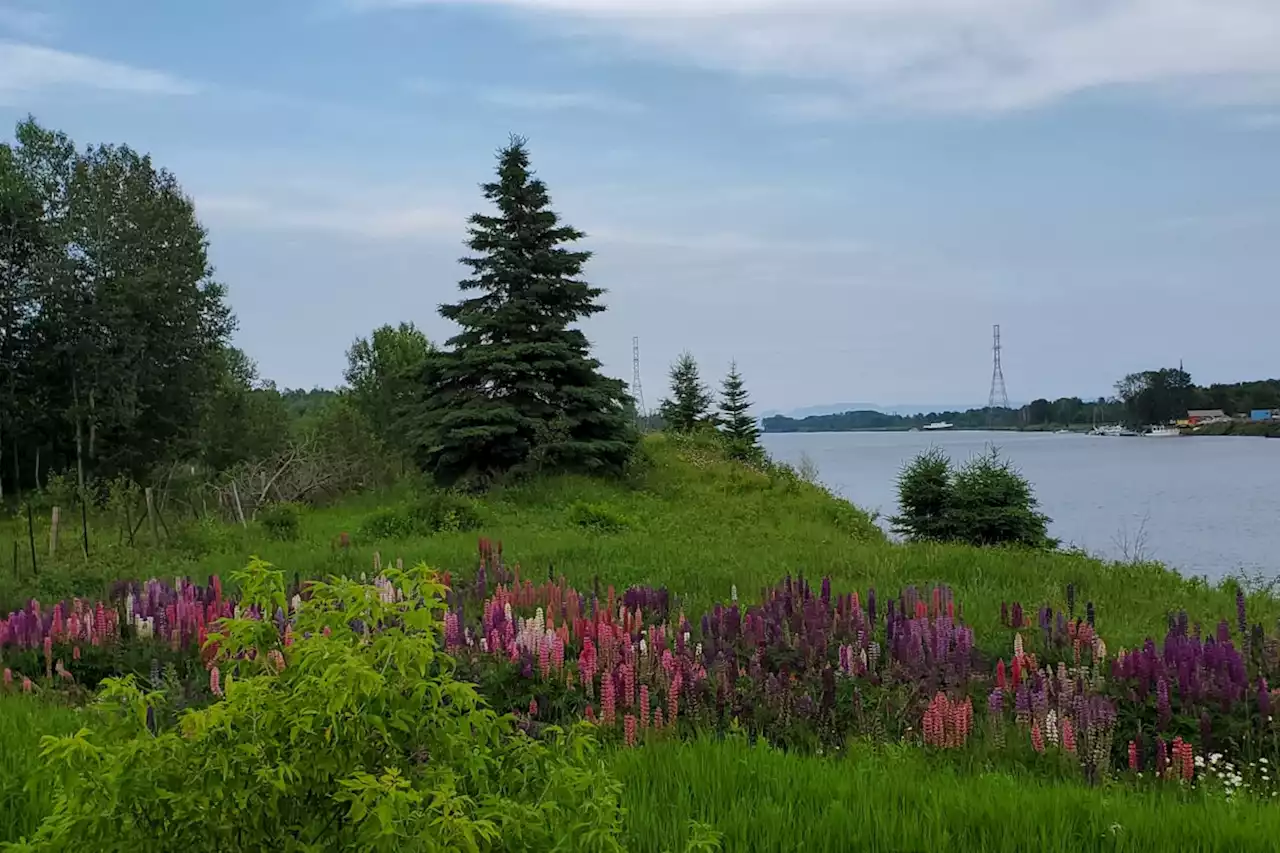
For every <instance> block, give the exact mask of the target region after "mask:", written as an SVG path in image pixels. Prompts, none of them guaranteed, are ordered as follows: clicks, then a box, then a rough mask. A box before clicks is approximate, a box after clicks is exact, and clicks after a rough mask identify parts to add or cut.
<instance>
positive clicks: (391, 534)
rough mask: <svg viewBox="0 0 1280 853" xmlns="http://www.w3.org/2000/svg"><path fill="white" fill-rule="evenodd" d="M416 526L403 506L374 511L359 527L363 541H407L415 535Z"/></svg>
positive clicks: (386, 507)
mask: <svg viewBox="0 0 1280 853" xmlns="http://www.w3.org/2000/svg"><path fill="white" fill-rule="evenodd" d="M416 532H417V526H416V525H415V523H414V520H413V519H412V518H410V517H409V513H408V512H407V511H406V509H405V507H403V506H385V507H382V508H381V509H378V510H375V511H374V512H373V513H372V514H370V515H369V516H368V517H367V518H365V520H364V522H363V523H362V524H361V525H360V536H361V538H364V539H370V540H380V539H408V538H409V537H410V536H413V535H415V533H416Z"/></svg>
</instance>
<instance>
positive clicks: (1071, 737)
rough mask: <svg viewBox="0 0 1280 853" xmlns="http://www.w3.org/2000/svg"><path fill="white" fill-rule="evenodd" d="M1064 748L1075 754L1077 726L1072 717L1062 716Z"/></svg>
mask: <svg viewBox="0 0 1280 853" xmlns="http://www.w3.org/2000/svg"><path fill="white" fill-rule="evenodd" d="M1062 748H1063V749H1065V750H1066V751H1067V752H1069V753H1072V754H1075V751H1076V727H1075V725H1074V724H1073V723H1072V722H1071V718H1070V717H1063V718H1062Z"/></svg>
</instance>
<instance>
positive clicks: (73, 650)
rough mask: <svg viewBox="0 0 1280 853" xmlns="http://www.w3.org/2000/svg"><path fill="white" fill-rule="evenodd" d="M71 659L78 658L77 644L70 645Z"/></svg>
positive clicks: (78, 649)
mask: <svg viewBox="0 0 1280 853" xmlns="http://www.w3.org/2000/svg"><path fill="white" fill-rule="evenodd" d="M71 659H72V660H80V647H79V646H72V647H71Z"/></svg>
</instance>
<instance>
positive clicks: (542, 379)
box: [418, 137, 636, 484]
mask: <svg viewBox="0 0 1280 853" xmlns="http://www.w3.org/2000/svg"><path fill="white" fill-rule="evenodd" d="M483 190H484V196H485V198H486V199H487V200H489V201H491V202H493V203H494V205H495V206H496V207H497V211H496V215H486V214H479V213H478V214H476V215H474V216H472V217H471V219H470V220H469V222H470V228H469V232H470V239H469V240H468V245H469V246H470V248H471V249H472V251H473V252H474V255H473V256H471V257H468V258H464V259H463V261H462V263H464V264H465V265H466V266H468V267H470V268H471V271H472V276H471V277H470V278H467V279H464V280H463V281H461V282H459V285H458V286H459V288H460V289H461V290H462V291H463V292H464V293H474V294H475V295H474V296H469V297H467V298H464V299H462V300H460V301H459V302H456V303H454V304H451V305H442V306H440V315H441V316H442V317H444V318H445V319H447V320H452V321H454V322H455V323H457V324H458V325H459V326H460V327H461V331H460V332H459V333H458V334H457V335H455V336H454V337H453V338H451V339H450V340H449V341H448V342H447V345H448V347H449V349H448V350H446V351H443V352H440V353H438V354H435V355H433V356H432V358H431V359H430V360H429V364H428V366H427V368H426V370H425V371H424V374H425V376H426V377H427V379H426V381H427V382H428V383H429V388H428V395H427V400H426V403H425V406H424V407H423V411H422V413H421V417H420V419H419V424H418V444H419V461H420V463H421V464H422V465H423V467H424V468H425V469H426V470H428V471H429V472H431V473H432V474H433V475H435V477H436V478H437V480H438V481H440V482H441V483H443V484H453V483H456V482H458V481H459V480H461V479H463V478H470V479H473V480H478V481H480V482H482V483H483V482H486V481H490V480H492V479H493V478H495V477H497V476H501V475H503V474H505V473H507V472H510V471H513V470H519V471H527V470H530V469H532V468H535V467H538V468H549V469H551V470H568V471H580V472H588V473H595V472H601V473H607V472H615V471H619V470H621V468H622V466H623V465H624V464H625V462H626V460H627V459H628V458H629V456H630V454H631V451H632V448H633V447H634V445H635V441H636V432H635V427H634V425H633V424H632V423H631V421H630V419H629V418H628V416H627V413H626V408H625V404H626V402H627V400H628V395H627V391H626V385H625V383H623V382H622V381H620V380H617V379H611V378H608V377H606V376H604V375H603V374H601V373H600V362H599V361H597V360H596V359H594V358H592V357H591V354H590V345H589V344H588V342H587V338H586V336H585V335H584V334H583V333H582V331H581V330H580V329H578V328H575V327H574V324H575V323H577V322H578V321H580V320H582V319H584V318H586V317H589V316H591V315H593V314H597V313H599V312H601V311H603V310H604V306H603V305H602V304H601V303H600V301H599V300H600V297H601V296H602V295H603V294H604V290H602V289H601V288H598V287H592V286H591V285H589V284H588V283H586V282H585V281H583V280H582V279H581V277H580V276H581V274H582V269H583V266H584V265H585V264H586V262H587V260H588V259H590V257H591V253H590V252H585V251H573V250H571V249H569V248H567V246H568V245H569V244H572V243H575V242H577V241H578V240H581V239H582V238H583V237H584V236H585V235H584V234H583V233H582V232H581V231H578V230H576V229H574V228H571V227H569V226H567V225H564V224H562V223H561V222H560V218H559V216H558V215H557V214H556V213H555V212H554V211H553V210H552V209H551V199H550V197H549V195H548V193H547V188H546V186H545V184H543V182H542V181H540V180H537V179H536V178H535V177H534V176H533V173H532V172H531V171H530V169H529V154H528V151H527V149H526V147H525V142H524V140H523V139H520V138H518V137H512V139H511V142H510V144H509V145H508V146H507V147H506V148H505V149H503V150H502V151H501V152H499V155H498V170H497V180H495V181H492V182H490V183H487V184H484V186H483Z"/></svg>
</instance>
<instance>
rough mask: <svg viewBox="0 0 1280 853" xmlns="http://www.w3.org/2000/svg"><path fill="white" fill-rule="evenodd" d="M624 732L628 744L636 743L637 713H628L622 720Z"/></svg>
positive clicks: (633, 744)
mask: <svg viewBox="0 0 1280 853" xmlns="http://www.w3.org/2000/svg"><path fill="white" fill-rule="evenodd" d="M622 733H623V737H624V739H625V742H626V744H627V746H635V745H636V715H635V714H627V716H626V717H624V718H623V720H622Z"/></svg>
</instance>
